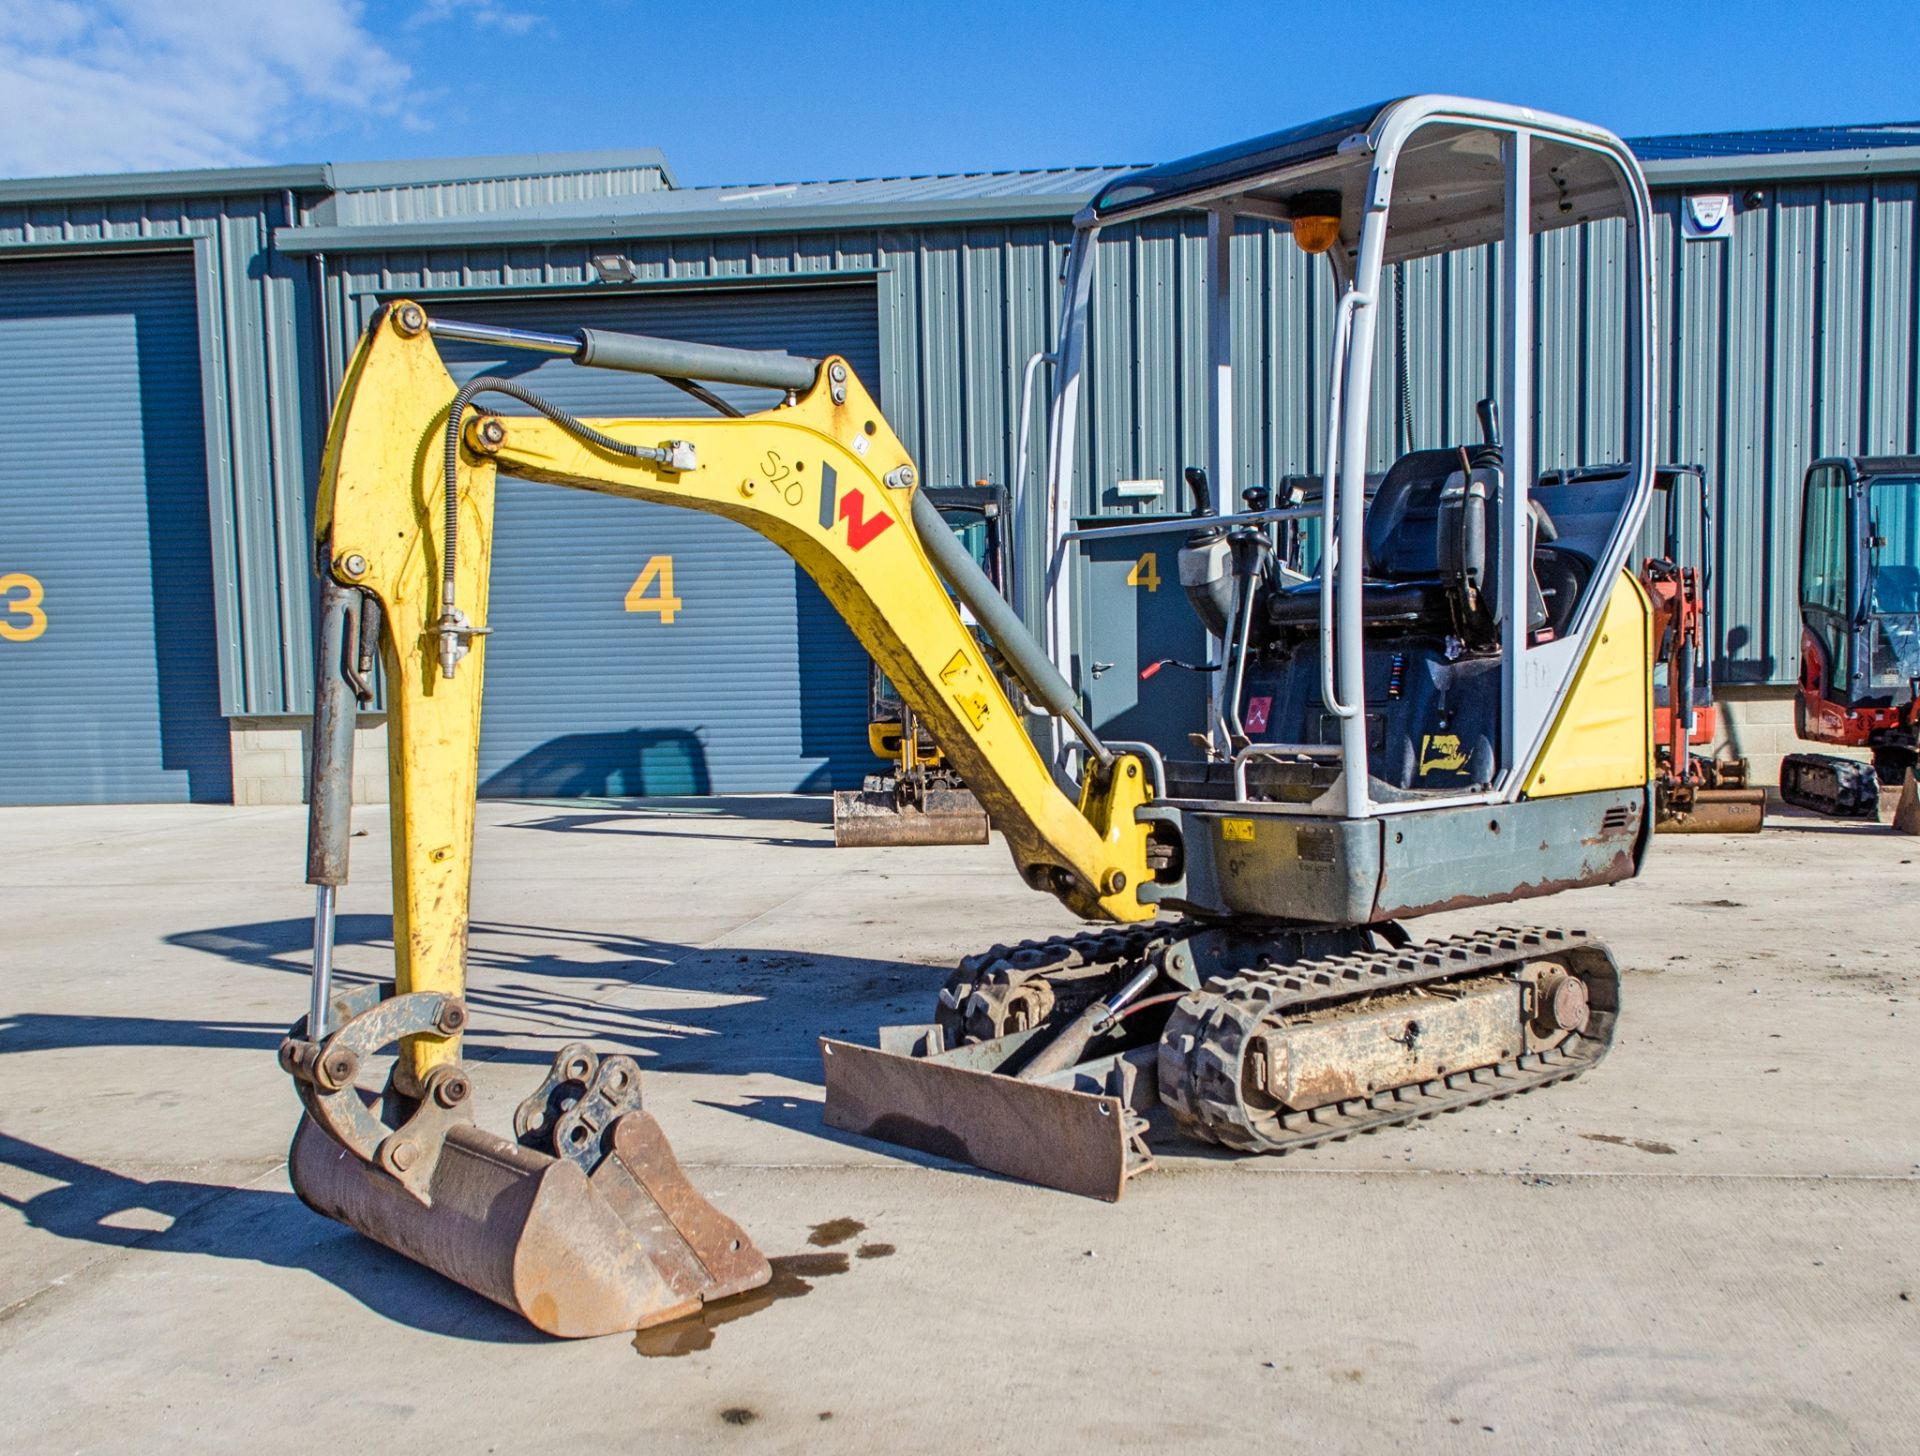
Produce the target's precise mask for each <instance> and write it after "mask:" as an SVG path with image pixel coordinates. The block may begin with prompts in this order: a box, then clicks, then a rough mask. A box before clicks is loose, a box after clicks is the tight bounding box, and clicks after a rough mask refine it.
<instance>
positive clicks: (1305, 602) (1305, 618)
mask: <svg viewBox="0 0 1920 1456" xmlns="http://www.w3.org/2000/svg"><path fill="white" fill-rule="evenodd" d="M1267 620H1268V621H1269V622H1270V623H1272V625H1273V626H1275V627H1317V626H1319V625H1320V583H1319V582H1317V581H1309V582H1303V583H1301V584H1300V585H1299V586H1292V587H1288V588H1287V589H1286V590H1284V591H1277V592H1271V593H1269V594H1268V597H1267ZM1360 620H1361V621H1363V622H1365V623H1367V624H1368V625H1370V626H1371V625H1374V624H1376V623H1403V624H1408V625H1412V624H1416V623H1417V624H1425V625H1427V626H1429V627H1431V628H1432V629H1433V630H1434V631H1436V632H1448V631H1451V630H1452V627H1453V608H1452V605H1451V603H1450V601H1449V598H1448V593H1447V587H1446V583H1445V582H1443V581H1440V580H1438V579H1437V578H1436V579H1435V580H1432V581H1368V582H1363V583H1362V584H1361V588H1360Z"/></svg>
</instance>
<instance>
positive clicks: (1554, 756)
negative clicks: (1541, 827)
mask: <svg viewBox="0 0 1920 1456" xmlns="http://www.w3.org/2000/svg"><path fill="white" fill-rule="evenodd" d="M1652 633H1653V608H1652V605H1651V603H1649V602H1648V600H1647V594H1646V592H1645V590H1644V589H1642V587H1641V585H1640V583H1639V581H1638V580H1637V579H1636V578H1635V577H1634V575H1633V573H1632V572H1630V571H1623V572H1621V573H1620V578H1619V580H1618V581H1617V582H1615V583H1614V588H1613V594H1612V595H1611V596H1610V597H1608V598H1607V606H1606V610H1605V611H1604V612H1603V613H1602V614H1601V617H1600V628H1599V630H1598V631H1597V632H1596V633H1595V634H1594V638H1593V642H1592V645H1591V646H1590V647H1589V648H1588V649H1587V657H1586V660H1585V661H1584V662H1582V663H1581V664H1580V670H1579V671H1578V672H1577V673H1575V674H1574V679H1573V687H1572V690H1571V691H1569V692H1568V694H1567V700H1566V702H1564V703H1563V704H1561V707H1560V716H1559V717H1558V718H1557V719H1555V720H1554V724H1553V727H1552V729H1551V730H1549V732H1548V734H1547V741H1546V744H1545V746H1544V747H1543V748H1542V749H1541V750H1540V757H1539V759H1538V760H1537V761H1536V762H1535V764H1534V766H1533V773H1532V775H1531V776H1530V777H1529V778H1528V779H1527V783H1526V795H1527V797H1528V798H1530V799H1546V798H1552V797H1554V796H1556V795H1559V794H1584V793H1587V792H1589V791H1591V790H1595V789H1628V788H1635V787H1639V786H1643V785H1645V784H1646V783H1647V782H1648V781H1650V780H1651V779H1652V777H1653V673H1652V668H1651V663H1652V661H1653V636H1652Z"/></svg>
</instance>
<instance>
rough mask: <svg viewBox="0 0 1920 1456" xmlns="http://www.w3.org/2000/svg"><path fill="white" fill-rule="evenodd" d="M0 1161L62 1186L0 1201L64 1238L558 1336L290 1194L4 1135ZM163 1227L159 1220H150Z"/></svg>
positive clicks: (446, 1323) (470, 1332)
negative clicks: (289, 1277)
mask: <svg viewBox="0 0 1920 1456" xmlns="http://www.w3.org/2000/svg"><path fill="white" fill-rule="evenodd" d="M0 1166H6V1167H10V1168H14V1169H17V1170H19V1171H20V1172H24V1173H28V1174H31V1175H32V1176H33V1177H34V1178H36V1179H40V1180H45V1181H47V1182H50V1183H52V1184H54V1186H53V1187H51V1188H48V1189H45V1190H44V1191H42V1192H39V1193H34V1194H31V1195H29V1196H27V1197H25V1198H15V1197H11V1196H9V1195H7V1194H4V1193H0V1205H4V1206H5V1207H7V1208H10V1209H12V1210H13V1211H14V1212H16V1213H18V1214H19V1215H20V1217H21V1218H22V1219H24V1220H25V1221H26V1223H27V1224H28V1226H29V1227H32V1228H37V1229H41V1230H44V1231H45V1232H47V1233H50V1234H53V1235H54V1236H55V1237H57V1238H62V1239H70V1240H75V1241H79V1242H84V1243H92V1244H99V1245H101V1246H103V1247H106V1248H111V1249H133V1248H138V1249H142V1250H157V1251H159V1252H162V1253H170V1254H199V1255H204V1256H207V1257H211V1258H221V1259H235V1260H240V1261H243V1262H249V1263H257V1264H265V1265H269V1266H272V1267H274V1268H281V1269H297V1270H302V1271H304V1272H306V1273H309V1274H312V1275H314V1276H315V1277H316V1278H319V1279H324V1280H325V1281H326V1282H327V1283H329V1284H331V1285H333V1286H334V1287H335V1288H337V1289H339V1290H340V1291H341V1292H342V1293H344V1294H346V1295H348V1296H349V1297H350V1298H352V1299H355V1300H358V1301H359V1302H360V1303H361V1304H363V1305H365V1306H366V1307H367V1308H369V1309H371V1310H373V1311H375V1312H376V1313H378V1314H381V1315H384V1316H386V1317H387V1318H388V1319H390V1320H393V1321H395V1322H396V1323H398V1324H404V1325H408V1326H411V1327H412V1328H414V1329H418V1330H422V1331H425V1332H427V1333H429V1334H437V1335H451V1336H453V1337H455V1338H457V1339H465V1340H480V1341H486V1342H489V1343H495V1344H545V1343H548V1337H547V1336H545V1335H542V1334H540V1333H539V1332H538V1331H536V1330H535V1329H533V1327H532V1326H530V1325H528V1324H526V1323H525V1322H524V1321H523V1320H521V1319H520V1318H518V1317H517V1316H516V1315H514V1314H513V1313H511V1312H510V1311H508V1310H504V1309H501V1308H500V1307H499V1306H498V1305H495V1304H493V1303H492V1302H491V1301H489V1300H486V1299H483V1298H481V1297H480V1296H479V1295H477V1294H475V1293H473V1292H472V1291H471V1290H468V1289H465V1288H463V1287H462V1286H460V1285H458V1284H455V1283H453V1282H452V1281H451V1280H447V1279H442V1278H441V1277H440V1276H439V1275H437V1274H435V1273H433V1272H432V1271H431V1270H428V1269H426V1268H424V1267H423V1266H421V1265H419V1264H415V1263H413V1262H412V1261H411V1260H408V1259H404V1258H402V1257H401V1256H400V1255H398V1254H395V1253H393V1252H392V1251H391V1250H389V1249H387V1248H385V1247H383V1246H382V1245H380V1244H376V1243H374V1242H373V1241H372V1240H371V1239H364V1238H362V1237H361V1236H360V1235H359V1234H357V1233H354V1232H353V1231H352V1230H351V1229H347V1228H344V1227H342V1226H341V1225H339V1224H336V1223H333V1222H332V1221H330V1220H328V1219H324V1218H321V1217H320V1216H319V1215H318V1214H315V1213H313V1212H312V1211H310V1210H309V1209H308V1208H307V1207H306V1205H304V1204H303V1203H301V1202H300V1200H299V1199H298V1198H297V1197H295V1196H294V1195H293V1194H292V1193H283V1192H280V1191H279V1190H277V1189H266V1188H235V1187H232V1186H230V1185H227V1184H222V1183H196V1182H191V1181H188V1180H184V1179H175V1178H153V1179H140V1178H130V1177H128V1176H126V1175H125V1174H122V1173H115V1172H112V1171H110V1170H109V1169H106V1168H101V1167H97V1166H95V1165H94V1164H92V1163H88V1162H83V1161H81V1160H80V1159H78V1158H71V1157H68V1156H67V1155H66V1154H64V1153H60V1152H56V1151H54V1150H53V1149H51V1148H45V1147H41V1146H39V1145H38V1144H36V1143H30V1142H27V1141H25V1140H24V1139H21V1138H16V1137H13V1136H11V1135H10V1134H7V1133H4V1132H0ZM155 1223H159V1224H160V1225H161V1226H160V1227H157V1228H156V1227H152V1226H151V1225H153V1224H155ZM143 1224H145V1225H148V1226H145V1227H143V1226H142V1225H143Z"/></svg>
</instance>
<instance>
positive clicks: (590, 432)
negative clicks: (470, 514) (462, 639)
mask: <svg viewBox="0 0 1920 1456" xmlns="http://www.w3.org/2000/svg"><path fill="white" fill-rule="evenodd" d="M479 394H505V395H509V396H511V397H512V398H514V399H517V400H519V401H520V403H522V404H524V405H527V406H529V407H530V408H532V409H534V410H537V411H538V412H539V413H541V414H543V415H545V416H546V417H547V418H548V419H549V420H552V421H553V423H554V424H556V425H558V426H559V427H560V428H561V429H563V430H565V431H566V432H567V433H568V434H569V435H571V436H573V437H574V439H576V440H579V441H581V442H582V443H584V444H588V445H591V446H593V447H594V448H595V449H597V450H605V451H607V452H608V453H609V454H612V455H619V456H622V457H624V458H626V459H628V460H653V461H657V462H660V463H665V462H666V461H668V460H670V459H671V458H672V455H671V452H669V451H667V450H664V449H660V448H659V447H657V446H653V445H629V444H626V443H625V442H624V441H621V440H616V439H614V438H613V436H611V435H603V434H601V433H600V432H599V431H598V430H596V429H594V428H592V427H591V426H589V425H586V424H583V423H582V422H581V421H580V420H578V419H576V418H575V417H574V416H572V415H570V414H568V413H567V412H566V411H565V410H563V409H561V408H560V406H559V405H557V404H555V403H553V401H551V400H548V399H542V398H541V397H540V396H539V395H537V394H535V393H534V392H533V391H532V390H530V389H528V388H527V387H526V386H525V385H520V384H515V383H514V382H513V381H512V380H511V379H501V378H500V377H499V376H497V375H493V374H482V375H479V376H478V377H477V378H474V379H469V380H468V381H467V382H466V383H465V384H464V385H462V386H461V388H460V392H459V393H458V394H456V395H455V396H454V397H453V410H452V412H451V413H450V414H448V416H447V477H446V479H447V487H446V516H447V530H446V539H445V541H444V542H443V549H442V555H441V571H440V611H441V614H442V616H443V617H444V616H445V614H447V613H448V612H451V611H452V610H453V609H454V606H455V602H454V585H453V576H454V566H455V564H456V562H457V559H458V555H459V549H460V426H461V423H462V421H463V420H464V419H465V417H466V413H467V406H468V405H469V404H471V403H473V399H474V396H475V395H479Z"/></svg>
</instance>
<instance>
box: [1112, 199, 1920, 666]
mask: <svg viewBox="0 0 1920 1456" xmlns="http://www.w3.org/2000/svg"><path fill="white" fill-rule="evenodd" d="M1917 190H1920V183H1916V181H1915V180H1914V179H1910V178H1896V179H1876V180H1871V181H1858V182H1845V183H1839V182H1835V183H1827V184H1813V183H1806V184H1800V185H1793V186H1783V187H1779V188H1774V187H1767V188H1764V189H1759V190H1757V191H1748V192H1737V193H1736V206H1735V214H1734V224H1733V230H1732V233H1731V236H1730V238H1728V239H1727V240H1724V241H1699V242H1692V241H1682V240H1681V237H1680V227H1679V210H1680V207H1681V205H1682V203H1681V194H1680V193H1678V192H1671V193H1666V192H1663V193H1656V194H1655V212H1656V217H1655V229H1654V237H1653V245H1654V259H1655V271H1656V308H1657V311H1658V317H1659V320H1660V324H1659V327H1660V349H1661V357H1660V360H1659V367H1658V369H1657V371H1656V379H1655V388H1656V400H1657V404H1656V421H1657V426H1656V439H1657V442H1658V444H1657V449H1658V451H1659V452H1660V455H1661V457H1662V459H1663V460H1673V461H1680V462H1697V463H1700V464H1702V465H1704V466H1705V467H1706V468H1707V472H1708V479H1709V481H1710V482H1711V484H1712V489H1713V497H1714V505H1715V510H1714V529H1715V536H1716V555H1717V558H1718V571H1717V579H1716V582H1715V595H1716V598H1717V617H1716V620H1717V624H1718V632H1719V637H1720V642H1719V652H1718V662H1717V665H1716V666H1717V671H1718V673H1719V675H1720V677H1721V678H1722V680H1724V681H1729V682H1735V683H1743V682H1744V683H1786V682H1790V681H1792V680H1793V679H1794V677H1795V676H1796V674H1797V672H1798V642H1799V617H1798V608H1797V603H1796V600H1795V586H1794V580H1795V578H1794V550H1795V542H1796V540H1797V532H1798V524H1797V513H1798V499H1799V486H1800V481H1801V478H1802V477H1803V475H1804V474H1805V471H1806V467H1807V466H1808V464H1810V463H1811V462H1812V461H1813V460H1814V459H1815V458H1816V457H1817V456H1820V455H1823V454H1846V453H1854V452H1859V453H1869V452H1874V453H1896V452H1902V451H1910V450H1913V449H1915V448H1917V447H1920V305H1917V303H1916V291H1915V290H1916V278H1915V272H1916V266H1920V237H1916V205H1915V204H1916V191H1917ZM1624 242H1625V239H1624V233H1623V231H1622V230H1621V226H1620V225H1619V224H1618V223H1613V224H1601V225H1593V226H1590V227H1586V228H1579V229H1569V230H1566V231H1562V232H1559V233H1555V234H1551V235H1549V236H1547V237H1545V238H1542V239H1540V240H1538V241H1537V243H1536V248H1537V249H1538V257H1539V261H1540V275H1539V280H1538V283H1537V285H1536V292H1535V309H1536V317H1537V324H1538V337H1539V340H1540V346H1541V355H1540V360H1539V363H1538V365H1537V367H1536V369H1535V373H1534V387H1535V393H1536V403H1537V406H1538V412H1537V416H1536V421H1535V426H1536V430H1537V432H1538V433H1537V450H1538V459H1539V463H1540V466H1541V468H1542V469H1543V470H1551V469H1558V468H1567V467H1573V466H1577V465H1580V464H1589V463H1599V462H1602V461H1606V460H1612V459H1618V458H1619V457H1620V453H1621V449H1622V443H1621V439H1620V437H1621V434H1622V428H1621V425H1622V419H1623V410H1622V399H1621V387H1620V382H1619V381H1620V378H1621V368H1622V365H1621V359H1622V356H1623V348H1624V332H1623V329H1622V327H1621V325H1620V322H1619V321H1620V320H1621V319H1622V318H1623V317H1624V308H1625V279H1624V277H1623V274H1622V268H1623V264H1624ZM1204 246H1205V230H1204V225H1203V223H1202V222H1201V221H1200V220H1198V219H1195V220H1193V221H1191V222H1186V223H1179V224H1174V223H1158V224H1153V225H1150V226H1148V227H1144V228H1142V229H1140V230H1138V231H1135V232H1122V233H1118V234H1115V235H1112V236H1110V237H1107V238H1106V239H1105V240H1104V241H1103V242H1102V244H1101V247H1102V255H1101V277H1100V278H1099V279H1097V280H1096V284H1095V293H1094V305H1093V307H1094V321H1093V341H1092V347H1091V350H1090V366H1089V367H1090V378H1091V381H1092V387H1091V389H1090V391H1089V396H1090V397H1089V398H1088V401H1087V404H1086V406H1085V408H1086V417H1085V419H1084V421H1083V434H1082V458H1081V460H1080V461H1079V462H1078V470H1077V478H1078V494H1077V497H1076V504H1077V509H1078V511H1079V513H1080V514H1081V515H1083V516H1096V515H1100V516H1119V515H1127V514H1156V513H1158V512H1161V511H1165V510H1169V509H1173V508H1176V507H1178V506H1181V505H1184V502H1183V501H1181V500H1180V499H1179V497H1178V496H1177V494H1176V491H1177V489H1178V483H1179V479H1180V471H1181V468H1182V467H1184V466H1186V465H1189V464H1195V463H1199V462H1202V461H1204V460H1205V459H1206V458H1207V447H1206V439H1205V428H1206V419H1205V407H1206V395H1205V380H1204V374H1203V369H1204V363H1205V358H1206V334H1205V328H1206V315H1205V300H1204V297H1203V295H1202V292H1201V288H1202V284H1201V281H1200V280H1201V277H1202V275H1201V265H1202V263H1203V261H1204V259H1203V250H1204ZM1499 255H1500V250H1499V249H1498V248H1497V247H1495V248H1488V249H1481V250H1476V251H1473V252H1466V253H1461V254H1457V255H1452V256H1449V257H1446V258H1442V259H1429V260H1425V261H1422V262H1417V263H1412V264H1408V265H1407V266H1406V270H1405V271H1406V278H1405V284H1404V287H1405V300H1406V309H1407V341H1408V344H1407V346H1408V358H1409V371H1408V374H1409V384H1410V387H1411V394H1412V401H1413V415H1414V421H1415V427H1414V434H1415V443H1416V444H1433V443H1441V442H1450V441H1453V440H1472V439H1476V438H1477V437H1478V427H1477V425H1476V424H1475V423H1474V416H1473V405H1474V402H1475V401H1476V400H1477V399H1479V398H1481V397H1482V396H1485V395H1490V394H1493V393H1496V392H1497V386H1498V381H1499V370H1500V367H1501V361H1500V359H1499V358H1498V351H1497V347H1496V344H1497V340H1498V336H1499V335H1498V325H1499V317H1500V266H1501V264H1500V256H1499ZM1232 257H1233V265H1234V299H1233V319H1234V339H1233V354H1234V367H1235V377H1234V394H1235V401H1234V402H1235V424H1236V429H1235V435H1236V445H1235V449H1236V460H1237V470H1236V480H1235V482H1234V484H1235V486H1236V488H1244V487H1246V486H1248V485H1253V484H1272V483H1277V482H1278V481H1279V480H1280V478H1281V477H1283V476H1284V475H1287V474H1290V473H1295V472H1299V473H1306V474H1312V473H1315V472H1316V471H1317V470H1318V468H1319V464H1320V461H1321V460H1322V458H1323V455H1324V450H1325V440H1324V435H1325V430H1326V423H1325V405H1324V400H1325V395H1326V368H1327V348H1328V340H1327V330H1328V327H1329V324H1330V321H1331V318H1332V302H1333V295H1332V285H1331V280H1330V278H1329V275H1328V270H1327V269H1326V268H1325V265H1324V264H1320V263H1318V262H1316V261H1315V260H1309V259H1307V258H1305V257H1304V256H1302V255H1301V254H1300V253H1299V251H1298V250H1297V249H1295V248H1294V247H1293V246H1292V245H1291V243H1290V242H1288V241H1287V240H1286V239H1285V238H1284V237H1281V236H1279V235H1277V234H1275V233H1274V232H1273V231H1272V230H1270V229H1267V228H1265V227H1261V226H1257V225H1251V226H1250V225H1248V224H1245V223H1243V224H1242V225H1241V227H1240V228H1239V230H1238V231H1237V232H1236V235H1235V238H1234V241H1233V252H1232ZM1383 292H1384V293H1385V296H1384V297H1383V298H1382V300H1381V310H1382V313H1381V319H1380V336H1379V337H1380V353H1379V357H1380V367H1379V371H1378V373H1377V374H1376V377H1375V381H1374V409H1373V412H1372V419H1373V429H1372V438H1371V448H1370V451H1369V455H1370V461H1369V466H1370V468H1372V469H1380V468H1383V467H1384V465H1385V463H1386V462H1387V461H1388V460H1390V459H1391V457H1392V454H1393V453H1394V450H1395V446H1396V432H1395V429H1394V414H1395V405H1396V401H1395V374H1394V348H1395V343H1394V340H1395V335H1396V331H1397V328H1398V320H1397V317H1396V313H1397V300H1396V297H1395V294H1394V292H1393V290H1392V288H1391V286H1389V287H1388V288H1386V289H1384V290H1383ZM1142 478H1149V479H1151V478H1158V479H1161V480H1163V481H1165V483H1166V493H1165V494H1164V495H1163V496H1162V497H1161V499H1159V500H1157V501H1148V502H1142V503H1139V504H1129V503H1126V502H1122V501H1120V500H1118V499H1117V498H1116V497H1115V496H1114V495H1113V494H1112V487H1113V485H1114V483H1115V482H1116V481H1119V480H1127V479H1135V480H1137V479H1142ZM1643 544H1644V545H1645V546H1646V547H1647V549H1649V550H1650V549H1652V546H1653V544H1654V534H1653V528H1652V527H1651V525H1650V526H1649V529H1648V532H1647V533H1646V535H1645V537H1644V538H1643Z"/></svg>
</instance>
